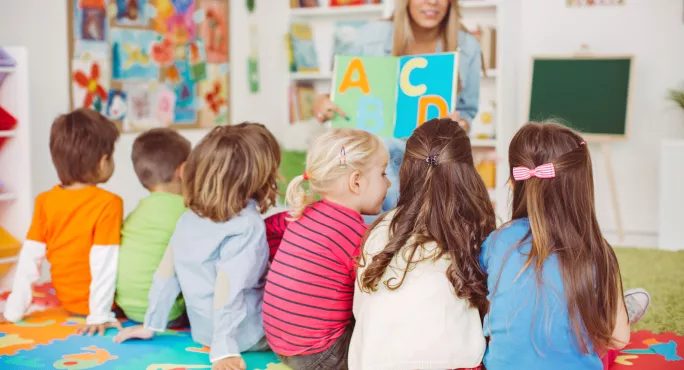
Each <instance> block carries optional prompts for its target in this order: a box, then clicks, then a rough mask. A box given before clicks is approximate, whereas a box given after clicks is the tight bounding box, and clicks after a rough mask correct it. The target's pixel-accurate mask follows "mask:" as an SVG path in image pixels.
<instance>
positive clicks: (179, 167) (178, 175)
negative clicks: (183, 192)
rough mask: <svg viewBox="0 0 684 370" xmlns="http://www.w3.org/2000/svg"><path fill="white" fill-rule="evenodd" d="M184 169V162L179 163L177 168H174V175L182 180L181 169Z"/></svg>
mask: <svg viewBox="0 0 684 370" xmlns="http://www.w3.org/2000/svg"><path fill="white" fill-rule="evenodd" d="M184 170H185V162H183V163H181V165H180V166H178V168H176V177H177V178H179V179H181V180H183V171H184Z"/></svg>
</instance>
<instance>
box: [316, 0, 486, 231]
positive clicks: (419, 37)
mask: <svg viewBox="0 0 684 370" xmlns="http://www.w3.org/2000/svg"><path fill="white" fill-rule="evenodd" d="M351 50H352V52H350V53H348V54H349V55H353V56H390V55H393V56H404V55H417V54H433V53H439V52H454V51H458V53H459V83H458V101H457V104H456V111H454V112H452V113H451V114H449V118H451V119H452V120H454V121H456V122H458V123H459V124H460V125H461V126H462V127H463V128H464V129H466V131H467V130H468V129H469V127H470V122H472V120H473V118H474V117H475V115H476V114H477V109H478V105H479V99H480V70H481V65H482V58H481V51H480V45H479V44H478V42H477V40H476V39H475V37H474V36H473V35H472V34H470V33H468V31H467V30H466V28H465V27H464V26H463V24H461V10H460V8H459V5H458V0H397V1H396V10H395V11H394V14H393V15H392V17H391V18H390V19H389V20H388V21H379V22H372V23H369V24H368V25H365V26H363V27H361V28H360V29H359V31H358V33H357V38H356V41H355V43H354V46H353V47H352V48H351ZM314 114H315V116H316V119H317V120H318V121H319V122H321V123H323V122H326V121H328V120H330V119H332V118H333V117H334V116H335V114H339V115H341V116H343V117H346V115H345V113H344V112H342V111H341V110H340V109H339V108H338V107H337V106H335V105H334V104H333V103H332V102H331V101H330V95H327V94H325V95H319V96H317V97H316V100H315V102H314ZM384 142H385V145H386V146H387V149H388V150H389V153H390V162H389V164H388V166H387V177H388V178H389V179H390V181H391V182H392V185H391V187H390V188H389V190H388V191H387V197H386V198H385V202H384V204H383V206H382V211H383V212H385V211H388V210H390V209H392V208H394V207H396V205H397V198H398V196H399V180H398V174H399V166H400V165H401V161H402V158H403V156H404V151H405V149H406V142H405V141H404V140H401V139H394V138H385V139H384ZM372 218H374V217H372ZM372 218H366V221H367V222H369V221H370V220H371V219H372Z"/></svg>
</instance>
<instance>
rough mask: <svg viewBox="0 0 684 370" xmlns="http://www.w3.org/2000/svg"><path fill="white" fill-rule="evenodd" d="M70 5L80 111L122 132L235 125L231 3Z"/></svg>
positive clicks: (91, 0) (84, 1)
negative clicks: (102, 118) (85, 108)
mask: <svg viewBox="0 0 684 370" xmlns="http://www.w3.org/2000/svg"><path fill="white" fill-rule="evenodd" d="M67 1H68V2H67V4H68V11H69V14H70V17H69V22H70V23H69V32H70V34H71V36H70V38H69V40H70V42H72V45H71V46H70V48H69V51H70V60H71V67H72V68H71V69H70V75H71V76H70V77H71V81H72V82H71V84H72V87H71V89H72V94H70V95H71V97H72V99H71V106H72V107H73V108H78V107H81V106H88V107H90V108H93V109H96V110H97V111H99V112H101V113H102V114H105V115H107V116H108V117H110V118H111V119H113V120H115V121H117V125H118V126H119V127H121V128H122V129H123V131H128V130H142V129H147V128H149V127H157V126H168V125H179V127H181V128H182V127H201V126H213V125H216V124H227V123H228V121H229V117H228V113H229V109H228V108H229V101H230V99H229V93H228V90H229V73H228V66H229V64H228V61H229V37H228V36H229V33H228V32H229V27H228V22H229V19H230V17H229V14H228V11H229V8H230V7H229V4H230V0H201V1H199V0H67ZM252 54H255V53H252ZM110 58H111V59H110ZM256 62H257V63H255V59H254V57H253V56H252V57H250V60H249V63H248V66H249V74H250V89H251V90H252V91H256V90H258V88H259V86H258V85H259V81H258V61H256ZM93 63H96V64H97V66H96V67H95V70H92V68H93V67H92V65H93ZM210 65H214V66H215V67H212V68H213V69H212V68H210ZM210 69H211V70H210ZM91 72H94V73H91ZM217 80H218V81H217ZM110 86H112V89H111V90H110ZM144 89H147V91H142V90H144ZM172 95H173V97H172ZM53 361H54V360H53ZM50 363H51V362H50Z"/></svg>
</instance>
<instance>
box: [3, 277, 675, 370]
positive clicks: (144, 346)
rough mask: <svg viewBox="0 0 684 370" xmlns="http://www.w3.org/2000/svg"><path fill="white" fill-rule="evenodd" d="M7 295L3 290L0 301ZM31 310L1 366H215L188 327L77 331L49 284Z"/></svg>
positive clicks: (256, 364)
mask: <svg viewBox="0 0 684 370" xmlns="http://www.w3.org/2000/svg"><path fill="white" fill-rule="evenodd" d="M6 297H7V295H6V294H4V295H0V301H2V300H4V299H6ZM0 306H2V304H0ZM31 311H32V312H31V313H30V314H29V315H28V316H27V317H26V319H25V320H24V321H22V322H19V323H17V324H6V325H0V369H71V370H81V369H98V370H100V369H116V370H137V369H141V370H185V369H211V364H210V363H209V355H208V348H207V347H203V346H201V345H199V344H197V343H195V342H193V341H192V339H191V337H190V333H189V332H188V331H187V330H179V331H175V330H169V331H167V332H165V333H163V334H161V335H158V336H157V337H155V338H154V340H149V341H130V342H125V343H122V344H117V343H114V342H112V338H113V336H114V335H115V334H116V330H111V329H110V330H109V331H107V333H106V334H105V335H104V336H92V337H88V336H78V335H74V331H75V330H76V328H77V327H78V325H80V324H82V323H83V322H84V320H83V318H80V317H73V316H71V315H69V314H68V313H67V312H65V311H64V310H63V309H61V308H59V307H58V302H57V300H56V299H55V297H54V292H53V291H52V288H51V287H50V286H49V285H47V284H44V285H40V286H37V287H36V289H35V291H34V300H33V307H32V309H31ZM127 325H129V324H128V323H124V326H127ZM682 348H684V336H677V335H675V334H672V333H662V334H653V333H651V332H649V331H640V332H636V333H632V338H631V343H630V344H629V345H628V346H627V347H626V348H625V349H624V350H622V351H621V352H620V353H619V354H618V357H617V360H616V363H615V364H614V365H613V367H612V368H611V369H615V370H620V369H630V370H642V369H643V370H646V369H648V370H656V369H657V370H670V369H671V370H674V369H680V370H681V369H684V359H683V358H682V357H684V350H683V349H682ZM244 358H245V361H246V362H247V368H248V369H261V370H289V367H287V366H285V365H283V364H281V363H280V361H278V359H277V358H276V356H275V355H274V354H273V353H272V352H264V353H245V354H244Z"/></svg>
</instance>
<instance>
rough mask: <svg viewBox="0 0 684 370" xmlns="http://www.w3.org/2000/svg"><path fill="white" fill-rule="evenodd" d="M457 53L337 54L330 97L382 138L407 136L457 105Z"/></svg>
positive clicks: (356, 123) (338, 120)
mask: <svg viewBox="0 0 684 370" xmlns="http://www.w3.org/2000/svg"><path fill="white" fill-rule="evenodd" d="M457 86H458V53H440V54H431V55H410V56H405V57H350V56H336V57H335V68H334V71H333V92H332V101H333V102H334V103H335V104H336V105H337V106H338V107H340V109H342V111H344V112H345V113H346V114H347V116H348V117H349V120H345V119H344V118H342V117H340V116H335V118H334V119H333V121H332V125H333V127H355V128H360V129H363V130H366V131H368V132H371V133H373V134H375V135H378V136H380V137H395V138H406V137H409V136H411V133H413V130H414V129H415V128H416V127H418V126H420V125H421V124H422V123H423V122H425V121H428V120H430V119H432V118H438V117H444V116H446V115H447V114H449V113H450V112H452V111H454V110H455V109H456V89H457Z"/></svg>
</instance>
